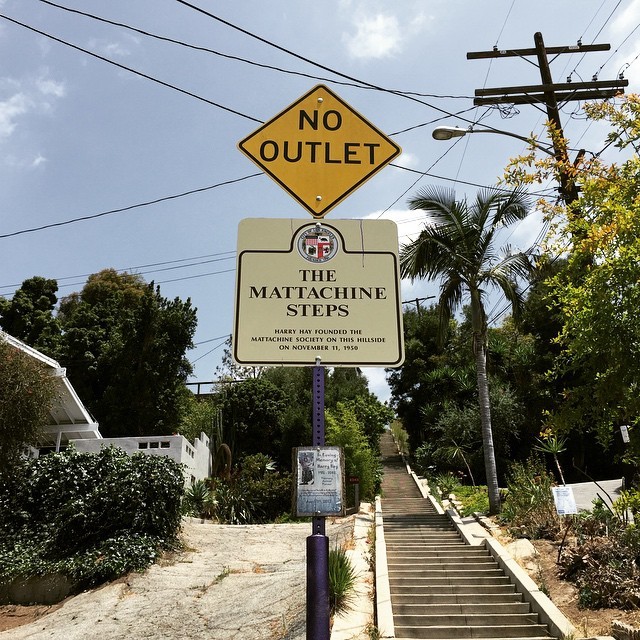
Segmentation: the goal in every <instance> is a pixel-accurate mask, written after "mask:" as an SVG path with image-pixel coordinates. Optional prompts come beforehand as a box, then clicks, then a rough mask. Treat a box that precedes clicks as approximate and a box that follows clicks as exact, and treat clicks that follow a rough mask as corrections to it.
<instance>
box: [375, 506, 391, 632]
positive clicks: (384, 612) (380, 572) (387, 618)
mask: <svg viewBox="0 0 640 640" xmlns="http://www.w3.org/2000/svg"><path fill="white" fill-rule="evenodd" d="M375 523H376V576H375V581H376V611H377V614H378V615H377V627H378V633H379V634H380V638H395V637H396V631H395V627H394V624H393V611H392V609H391V589H390V587H389V568H388V566H387V545H386V543H385V541H384V529H383V522H382V500H381V498H380V496H376V512H375Z"/></svg>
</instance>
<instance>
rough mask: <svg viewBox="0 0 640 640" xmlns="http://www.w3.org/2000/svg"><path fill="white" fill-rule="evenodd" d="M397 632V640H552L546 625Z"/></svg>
mask: <svg viewBox="0 0 640 640" xmlns="http://www.w3.org/2000/svg"><path fill="white" fill-rule="evenodd" d="M395 632H396V640H403V639H405V638H407V639H408V638H422V639H424V640H466V638H483V639H484V640H489V639H491V640H498V639H500V640H502V639H503V638H519V639H520V640H523V639H524V638H526V639H527V640H549V638H550V636H549V634H548V633H547V630H546V627H545V626H544V625H511V626H506V625H505V626H499V627H493V626H491V627H472V626H466V625H465V626H461V627H412V626H406V625H401V624H396V625H395Z"/></svg>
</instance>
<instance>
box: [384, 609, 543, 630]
mask: <svg viewBox="0 0 640 640" xmlns="http://www.w3.org/2000/svg"><path fill="white" fill-rule="evenodd" d="M393 618H394V620H397V621H398V624H399V625H400V626H401V627H402V626H409V627H462V626H468V627H502V626H523V625H529V624H530V625H537V624H538V614H537V613H505V614H500V613H496V614H494V613H484V614H483V613H469V614H467V613H459V614H456V613H452V614H439V613H433V614H418V613H412V614H410V615H407V614H402V613H401V614H397V613H396V611H395V609H394V611H393Z"/></svg>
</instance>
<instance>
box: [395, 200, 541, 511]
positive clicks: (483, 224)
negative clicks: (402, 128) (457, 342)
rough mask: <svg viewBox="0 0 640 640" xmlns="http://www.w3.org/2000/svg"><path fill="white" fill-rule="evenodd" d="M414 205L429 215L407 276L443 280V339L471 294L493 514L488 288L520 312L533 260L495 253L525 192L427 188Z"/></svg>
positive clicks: (407, 251)
mask: <svg viewBox="0 0 640 640" xmlns="http://www.w3.org/2000/svg"><path fill="white" fill-rule="evenodd" d="M409 207H410V208H411V209H419V210H422V211H424V212H426V214H427V216H428V218H427V222H426V224H425V227H424V229H423V230H422V232H421V233H420V235H419V237H418V239H417V240H416V241H415V242H412V243H410V244H408V245H405V246H404V247H403V248H402V250H401V255H400V269H401V274H402V276H403V277H409V278H411V280H414V279H416V278H431V279H436V278H440V279H441V285H440V298H439V301H438V310H439V319H440V322H439V335H440V336H441V337H442V338H443V337H444V335H445V334H446V331H447V328H448V326H449V321H450V319H451V318H452V316H453V313H454V312H455V310H456V309H457V308H458V307H459V306H460V305H461V303H462V299H463V296H464V295H465V294H466V295H468V296H469V299H470V309H471V325H472V329H473V353H474V356H475V362H476V371H477V381H478V398H479V404H480V419H481V424H482V440H483V450H484V461H485V472H486V477H487V486H488V493H489V505H490V507H489V509H490V512H491V513H498V512H499V511H500V493H499V488H498V474H497V468H496V462H495V453H494V443H493V433H492V427H491V408H490V404H489V384H488V380H487V361H486V357H487V333H488V326H487V316H486V312H485V308H484V303H485V297H486V295H487V289H488V288H493V287H497V288H498V289H499V290H501V291H502V293H503V294H504V295H505V297H506V298H507V300H508V301H509V303H510V304H511V305H512V308H513V311H514V313H517V312H518V311H519V308H520V305H521V301H522V294H521V291H520V289H519V287H518V283H517V280H518V278H520V277H526V276H527V274H528V272H529V269H530V263H529V259H528V257H527V256H526V255H525V254H524V253H522V252H517V253H510V252H508V251H507V252H506V253H505V255H503V256H502V257H501V258H499V257H498V255H497V253H496V249H497V247H496V245H497V239H496V234H497V233H498V230H499V229H501V228H502V227H504V226H508V225H510V224H512V223H514V222H517V221H519V220H523V219H524V218H525V217H526V216H527V215H528V212H529V207H528V198H527V197H526V196H525V194H524V192H522V191H518V190H516V191H512V192H507V193H505V192H498V191H488V190H487V191H483V192H480V193H479V194H478V196H477V198H476V200H475V201H474V202H472V203H469V202H468V201H467V200H462V201H457V200H456V198H455V194H454V192H453V191H451V190H448V189H445V190H440V189H428V188H427V189H424V190H422V191H420V192H419V193H418V194H417V196H415V197H413V198H411V199H410V200H409Z"/></svg>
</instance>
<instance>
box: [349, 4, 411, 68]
mask: <svg viewBox="0 0 640 640" xmlns="http://www.w3.org/2000/svg"><path fill="white" fill-rule="evenodd" d="M355 22H356V25H355V26H356V33H355V35H344V36H343V41H344V42H345V43H346V45H347V50H348V52H349V55H351V56H352V57H354V58H375V59H378V58H386V57H388V56H391V55H393V54H395V53H398V52H400V51H401V49H402V43H401V30H400V25H399V23H398V19H397V18H396V17H395V16H392V15H384V14H382V13H378V14H377V15H374V16H361V17H360V18H359V19H356V21H355Z"/></svg>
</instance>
